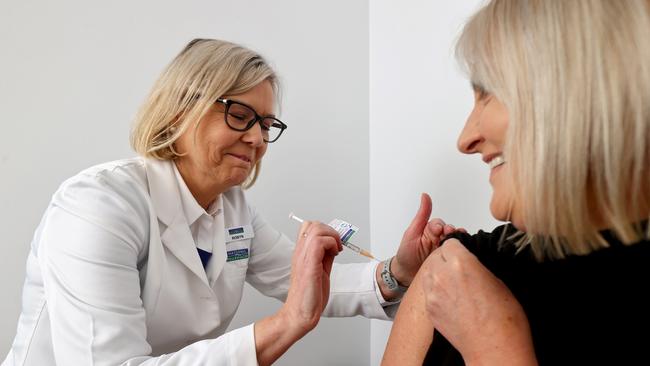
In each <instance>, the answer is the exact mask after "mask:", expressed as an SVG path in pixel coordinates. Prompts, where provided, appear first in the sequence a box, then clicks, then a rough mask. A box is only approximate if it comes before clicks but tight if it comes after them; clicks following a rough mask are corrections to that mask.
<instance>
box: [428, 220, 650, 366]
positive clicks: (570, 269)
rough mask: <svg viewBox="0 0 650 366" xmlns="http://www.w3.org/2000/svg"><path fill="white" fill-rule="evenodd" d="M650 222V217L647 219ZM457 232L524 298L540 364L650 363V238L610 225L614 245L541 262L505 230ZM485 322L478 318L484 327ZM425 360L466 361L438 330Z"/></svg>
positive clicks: (509, 228) (433, 362)
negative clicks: (629, 241)
mask: <svg viewBox="0 0 650 366" xmlns="http://www.w3.org/2000/svg"><path fill="white" fill-rule="evenodd" d="M645 225H647V222H646V223H645ZM504 231H507V232H506V235H508V234H509V233H511V232H514V230H513V229H512V226H511V225H503V226H500V227H498V228H497V229H495V231H493V232H492V233H486V232H483V231H479V232H478V234H475V235H468V234H463V233H457V234H454V235H453V236H452V237H455V238H456V239H458V240H460V242H461V243H463V245H465V246H466V247H467V248H468V249H469V250H470V251H471V252H472V253H473V254H474V255H476V256H477V258H478V259H479V260H480V261H481V263H483V265H485V266H486V267H487V268H488V269H489V270H490V271H492V273H494V274H495V275H496V276H497V277H498V278H500V279H501V280H502V281H503V282H504V283H505V285H506V286H508V288H509V289H510V291H511V292H512V293H513V295H514V296H515V297H516V298H517V300H518V301H519V303H520V304H521V305H522V307H523V309H524V311H525V312H526V316H527V317H528V321H529V323H530V328H531V332H532V337H533V343H534V346H535V355H536V357H537V360H538V361H539V364H540V365H564V364H573V365H585V364H589V365H594V364H610V365H628V364H634V365H639V364H643V365H650V242H649V241H647V240H645V241H641V242H639V243H636V244H633V245H623V244H622V243H621V242H620V241H618V240H617V239H616V238H615V236H614V235H612V234H611V233H609V232H604V233H603V234H604V237H605V239H606V240H607V241H608V242H609V244H610V247H609V248H605V249H601V250H597V251H595V252H592V253H590V254H589V255H585V256H569V257H567V258H565V259H562V260H549V261H544V262H537V261H536V260H535V259H534V258H533V256H532V253H531V251H530V250H528V249H523V250H522V251H520V252H519V253H516V250H515V248H514V246H513V245H508V243H507V242H506V243H505V244H502V245H501V247H500V245H499V240H500V239H501V235H502V234H503V233H504ZM480 326H481V325H480V324H476V327H477V329H478V328H479V327H480ZM424 365H464V362H463V358H462V356H461V355H460V353H459V352H458V351H456V349H454V347H453V346H452V345H451V344H450V343H449V342H448V341H447V340H446V339H445V338H444V336H443V335H442V334H440V333H439V332H437V331H434V335H433V342H432V344H431V347H430V348H429V351H428V353H427V356H426V358H425V360H424Z"/></svg>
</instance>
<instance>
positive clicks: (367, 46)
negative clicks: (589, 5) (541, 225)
mask: <svg viewBox="0 0 650 366" xmlns="http://www.w3.org/2000/svg"><path fill="white" fill-rule="evenodd" d="M478 2H479V0H464V1H460V2H432V1H424V0H419V1H410V2H401V3H398V2H394V1H388V0H373V1H369V0H353V1H351V0H349V1H344V0H330V1H327V2H325V1H322V2H316V1H309V2H306V1H298V0H295V1H291V0H276V1H272V2H270V1H262V0H257V1H256V0H237V1H196V0H194V1H185V2H176V1H153V0H147V1H138V2H131V1H125V0H120V1H112V2H92V3H91V2H88V1H81V0H64V1H57V2H47V1H33V0H23V1H15V2H11V1H4V0H3V1H0V45H2V50H1V51H0V52H1V53H0V55H1V56H2V57H0V126H1V127H2V135H1V136H2V143H1V144H0V172H1V173H0V174H1V176H0V178H1V179H0V207H2V210H0V235H2V241H1V242H0V245H1V248H2V250H3V254H2V255H1V256H0V291H2V299H3V300H2V301H1V302H0V359H2V358H4V355H6V353H7V351H8V349H9V347H10V345H11V341H12V339H13V336H14V332H15V327H16V321H17V318H18V314H19V311H20V294H21V287H22V282H23V277H24V267H25V259H26V256H27V252H28V250H29V243H30V240H31V236H32V233H33V230H34V229H35V228H36V226H37V224H38V221H39V219H40V216H41V214H42V213H43V211H44V209H45V207H46V206H47V203H48V201H49V199H50V196H51V194H52V193H53V192H54V191H55V190H56V188H57V187H58V185H59V184H60V183H61V182H62V181H63V180H65V179H66V178H67V177H69V176H71V175H74V174H75V173H77V172H78V171H80V170H82V169H84V168H86V167H88V166H91V165H94V164H96V163H100V162H104V161H109V160H115V159H120V158H124V157H130V156H133V155H134V153H133V152H132V151H131V149H130V147H129V145H128V135H129V130H130V127H131V120H132V117H133V115H134V114H135V111H136V110H137V108H138V106H139V105H140V103H141V102H142V101H143V99H144V98H145V95H146V94H147V92H148V90H149V88H150V87H151V85H152V84H153V82H154V80H155V78H156V77H157V76H158V74H159V73H160V72H161V70H162V69H163V67H164V66H165V65H166V64H167V63H168V62H169V61H171V59H172V58H173V57H174V56H175V55H176V53H177V52H179V51H180V49H181V48H182V47H183V46H184V44H185V43H187V42H188V41H189V40H190V39H192V38H195V37H203V38H220V39H226V40H231V41H234V42H238V43H241V44H243V45H246V46H248V47H251V48H252V49H254V50H256V51H259V52H260V53H261V54H263V55H264V56H266V57H267V59H268V60H269V61H270V62H271V64H272V65H273V66H275V68H276V69H277V71H278V73H279V74H280V77H281V81H282V84H283V103H282V105H283V107H282V111H281V119H283V120H284V121H285V122H286V123H287V124H288V125H289V128H288V130H287V131H286V132H285V135H283V136H282V138H281V139H280V141H279V142H278V143H276V144H273V145H271V146H270V148H269V151H268V152H267V155H266V157H265V161H264V167H263V169H262V175H261V177H260V179H259V181H258V183H257V184H256V186H255V187H254V188H253V189H251V191H250V194H249V198H250V199H251V200H252V201H253V203H254V204H255V205H256V206H257V207H258V208H259V209H260V211H261V212H262V213H263V214H264V215H265V216H266V218H267V219H268V221H270V222H271V223H272V224H273V225H274V226H276V227H277V228H279V229H280V230H282V231H284V232H285V233H287V234H288V235H290V236H291V237H293V236H294V235H295V233H296V230H297V228H298V225H297V224H296V223H294V222H290V221H289V220H288V219H287V214H288V212H289V211H294V212H296V214H298V215H299V216H302V217H304V218H309V219H318V220H322V221H328V220H330V219H332V218H334V217H338V218H342V219H345V220H347V221H350V222H352V223H354V224H356V225H357V226H359V227H360V228H361V231H360V232H359V234H357V235H358V236H355V242H357V243H358V244H362V245H366V246H367V247H368V248H370V249H371V250H372V251H373V252H374V254H375V255H377V256H379V257H387V256H390V255H392V254H394V252H395V250H396V248H397V246H398V244H399V240H400V237H401V235H402V232H403V230H404V228H405V227H406V226H407V225H408V223H409V221H410V218H411V217H412V215H413V214H414V213H415V210H416V209H417V204H418V201H419V193H420V192H429V193H430V194H431V195H432V197H433V200H434V216H439V217H443V218H444V219H446V220H447V221H449V222H451V223H454V224H457V225H462V226H465V227H467V228H469V229H472V230H473V229H477V228H479V227H482V228H490V227H492V226H494V222H493V221H492V220H491V219H490V216H489V212H488V210H487V205H488V200H489V194H490V191H489V186H488V185H487V169H485V168H484V167H483V166H482V164H481V163H480V159H478V158H477V157H463V156H461V155H460V154H459V153H458V152H457V151H456V150H455V141H456V137H457V135H458V132H459V131H460V129H461V128H462V125H463V122H464V120H465V117H466V115H467V113H468V112H469V109H470V107H471V93H470V90H469V87H468V82H467V81H466V80H465V79H464V77H463V76H462V75H461V74H460V72H459V71H458V70H459V69H458V67H457V66H456V64H455V61H454V59H453V55H452V45H453V41H454V39H455V37H456V36H457V34H458V31H459V30H460V26H461V24H462V23H463V21H464V20H465V19H466V18H467V17H468V16H469V15H470V14H471V12H472V11H473V10H474V9H475V8H476V5H477V3H478ZM287 255H289V253H288V254H287ZM337 260H340V261H342V262H350V261H361V260H362V259H359V258H358V257H356V256H354V255H352V254H350V253H348V252H347V251H346V252H344V254H343V255H342V256H340V258H339V259H337ZM278 307H279V303H278V302H277V301H275V300H270V299H266V298H264V297H262V296H261V295H259V294H257V293H256V292H255V290H251V288H250V287H247V289H246V291H245V295H244V299H243V300H242V305H241V307H240V309H239V312H238V314H237V316H236V318H235V320H234V321H233V327H236V326H241V325H244V324H249V323H251V322H253V321H255V320H257V319H260V318H261V317H264V316H266V315H269V314H272V313H273V312H274V311H275V310H277V308H278ZM389 326H390V323H388V322H382V321H372V325H371V321H369V320H366V319H362V318H359V317H357V318H351V319H323V320H322V321H321V323H320V324H319V326H318V327H317V329H316V330H315V331H313V332H312V333H310V334H309V335H308V336H306V337H305V338H304V339H303V340H301V341H300V342H298V344H296V345H295V346H294V347H293V348H292V349H291V350H290V351H289V352H288V353H287V354H286V355H285V356H284V357H283V358H281V359H280V361H278V363H277V364H278V365H304V364H309V365H314V366H316V365H369V364H371V365H377V364H379V361H380V360H381V355H382V353H383V349H384V345H385V341H386V337H387V334H388V331H389Z"/></svg>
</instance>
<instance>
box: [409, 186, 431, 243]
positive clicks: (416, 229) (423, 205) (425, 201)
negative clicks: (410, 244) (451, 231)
mask: <svg viewBox="0 0 650 366" xmlns="http://www.w3.org/2000/svg"><path fill="white" fill-rule="evenodd" d="M431 209H432V204H431V197H429V195H428V194H426V193H422V195H420V208H419V209H418V212H417V213H416V214H415V217H414V218H413V221H411V225H409V227H408V229H406V231H407V232H408V233H421V232H423V231H424V228H425V227H426V226H427V223H428V222H429V217H430V216H431Z"/></svg>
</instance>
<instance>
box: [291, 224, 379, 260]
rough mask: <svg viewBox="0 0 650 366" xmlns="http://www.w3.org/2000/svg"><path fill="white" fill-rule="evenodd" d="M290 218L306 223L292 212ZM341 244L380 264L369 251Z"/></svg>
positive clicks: (350, 244)
mask: <svg viewBox="0 0 650 366" xmlns="http://www.w3.org/2000/svg"><path fill="white" fill-rule="evenodd" d="M289 218H290V219H293V220H296V221H298V222H300V223H302V222H304V221H305V220H303V219H301V218H300V217H298V216H296V215H294V214H293V212H291V213H290V214H289ZM341 244H343V245H345V246H346V247H348V248H349V249H351V250H352V251H354V252H357V253H359V254H361V255H362V256H364V257H368V258H370V259H373V260H375V261H377V262H379V259H377V258H375V257H374V256H373V255H372V254H370V252H369V251H367V250H365V249H361V248H359V247H358V246H356V245H354V244H352V243H350V242H343V241H342V242H341Z"/></svg>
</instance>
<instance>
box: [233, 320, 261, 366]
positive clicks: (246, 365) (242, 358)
mask: <svg viewBox="0 0 650 366" xmlns="http://www.w3.org/2000/svg"><path fill="white" fill-rule="evenodd" d="M226 334H227V336H228V353H229V354H230V357H228V358H229V362H230V363H229V365H231V366H258V364H257V350H256V348H255V324H250V325H247V326H245V327H242V328H238V329H235V330H231V331H230V332H228V333H226Z"/></svg>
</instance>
